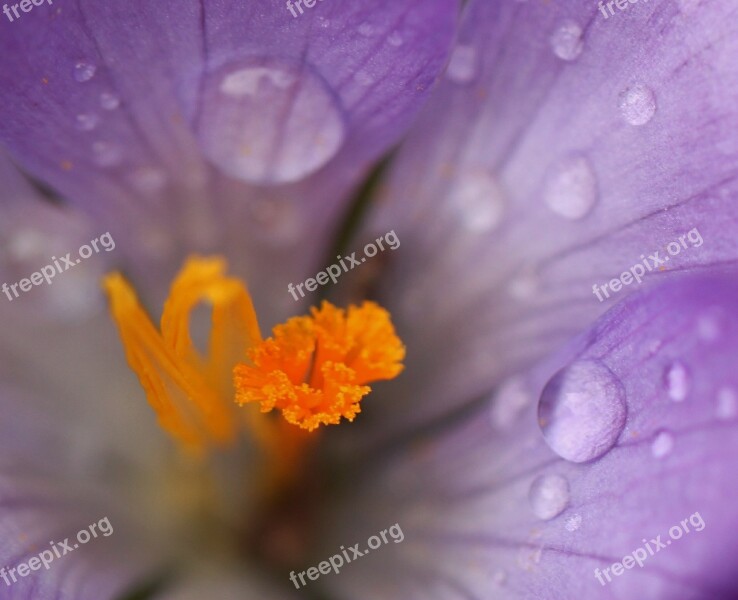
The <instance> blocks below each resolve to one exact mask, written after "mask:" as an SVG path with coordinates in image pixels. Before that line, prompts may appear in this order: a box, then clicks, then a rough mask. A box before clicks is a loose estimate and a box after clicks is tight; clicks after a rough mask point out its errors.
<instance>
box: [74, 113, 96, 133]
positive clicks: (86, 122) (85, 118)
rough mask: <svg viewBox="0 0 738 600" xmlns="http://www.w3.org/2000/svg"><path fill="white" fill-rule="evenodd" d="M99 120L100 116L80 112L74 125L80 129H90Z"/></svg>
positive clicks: (93, 127)
mask: <svg viewBox="0 0 738 600" xmlns="http://www.w3.org/2000/svg"><path fill="white" fill-rule="evenodd" d="M99 122H100V118H99V117H98V116H97V115H93V114H81V115H77V119H76V126H77V129H79V130H80V131H92V130H93V129H95V127H97V124H98V123H99Z"/></svg>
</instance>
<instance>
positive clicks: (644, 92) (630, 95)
mask: <svg viewBox="0 0 738 600" xmlns="http://www.w3.org/2000/svg"><path fill="white" fill-rule="evenodd" d="M619 105H620V114H621V115H622V116H623V119H625V121H626V122H627V123H630V124H631V125H645V124H646V123H648V122H649V121H650V120H651V119H652V118H653V116H654V114H656V97H655V96H654V94H653V91H652V90H651V88H649V87H647V86H645V85H644V84H642V83H637V84H635V85H632V86H630V87H628V88H627V89H625V90H623V92H622V93H621V94H620V98H619Z"/></svg>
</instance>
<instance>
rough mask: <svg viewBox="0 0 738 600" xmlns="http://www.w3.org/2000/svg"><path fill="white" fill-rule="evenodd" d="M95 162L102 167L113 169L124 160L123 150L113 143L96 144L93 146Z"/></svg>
mask: <svg viewBox="0 0 738 600" xmlns="http://www.w3.org/2000/svg"><path fill="white" fill-rule="evenodd" d="M92 153H93V160H94V161H95V163H96V164H98V165H99V166H101V167H112V166H115V165H117V164H118V163H120V161H121V160H122V158H123V153H122V152H121V149H120V148H119V147H118V146H117V145H116V144H113V143H112V142H95V143H94V144H92Z"/></svg>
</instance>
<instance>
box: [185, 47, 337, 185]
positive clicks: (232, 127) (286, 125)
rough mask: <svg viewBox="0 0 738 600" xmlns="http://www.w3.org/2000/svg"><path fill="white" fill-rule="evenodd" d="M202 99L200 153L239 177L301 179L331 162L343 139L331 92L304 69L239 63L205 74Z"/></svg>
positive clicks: (276, 180)
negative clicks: (201, 148)
mask: <svg viewBox="0 0 738 600" xmlns="http://www.w3.org/2000/svg"><path fill="white" fill-rule="evenodd" d="M203 97H204V100H203V106H204V109H203V112H202V118H201V122H200V128H199V138H200V142H201V144H202V147H203V150H204V153H205V154H206V155H207V157H208V158H209V159H210V160H211V161H212V162H213V163H214V164H215V165H216V166H218V167H219V168H220V169H221V170H222V171H223V172H225V173H227V174H229V175H231V176H233V177H236V178H237V179H241V180H244V181H248V182H252V183H260V184H267V183H287V182H291V181H295V180H298V179H301V178H303V177H306V176H307V175H309V174H311V173H313V172H314V171H316V170H318V169H319V168H321V167H322V166H324V165H325V164H326V163H327V162H328V161H329V160H330V159H331V158H333V156H335V154H336V152H338V149H339V148H340V147H341V145H342V144H343V141H344V138H345V125H344V119H343V115H342V113H341V110H340V108H339V106H338V104H337V100H336V98H335V96H334V94H333V92H332V91H331V90H330V89H329V88H328V87H327V86H326V84H325V82H324V81H323V80H322V79H321V78H320V77H319V76H318V75H316V74H315V73H314V72H312V71H311V70H310V68H309V67H308V66H304V65H303V66H302V67H297V66H291V65H289V64H287V63H284V62H277V61H275V60H266V59H265V60H262V61H259V62H251V63H246V64H245V63H239V65H238V66H231V67H229V68H227V69H222V70H220V71H218V72H216V73H214V74H211V75H210V76H209V77H208V81H207V83H206V85H205V92H204V95H203Z"/></svg>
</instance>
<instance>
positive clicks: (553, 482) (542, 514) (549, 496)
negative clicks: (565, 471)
mask: <svg viewBox="0 0 738 600" xmlns="http://www.w3.org/2000/svg"><path fill="white" fill-rule="evenodd" d="M528 500H529V501H530V506H531V508H532V509H533V513H534V514H535V515H536V517H538V518H539V519H543V520H544V521H548V520H549V519H553V518H554V517H555V516H557V515H560V514H561V513H562V512H563V511H564V509H565V508H566V507H567V505H568V504H569V482H568V481H567V480H566V477H562V476H561V475H540V476H539V477H536V479H535V480H534V481H533V483H532V484H531V486H530V490H529V492H528Z"/></svg>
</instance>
